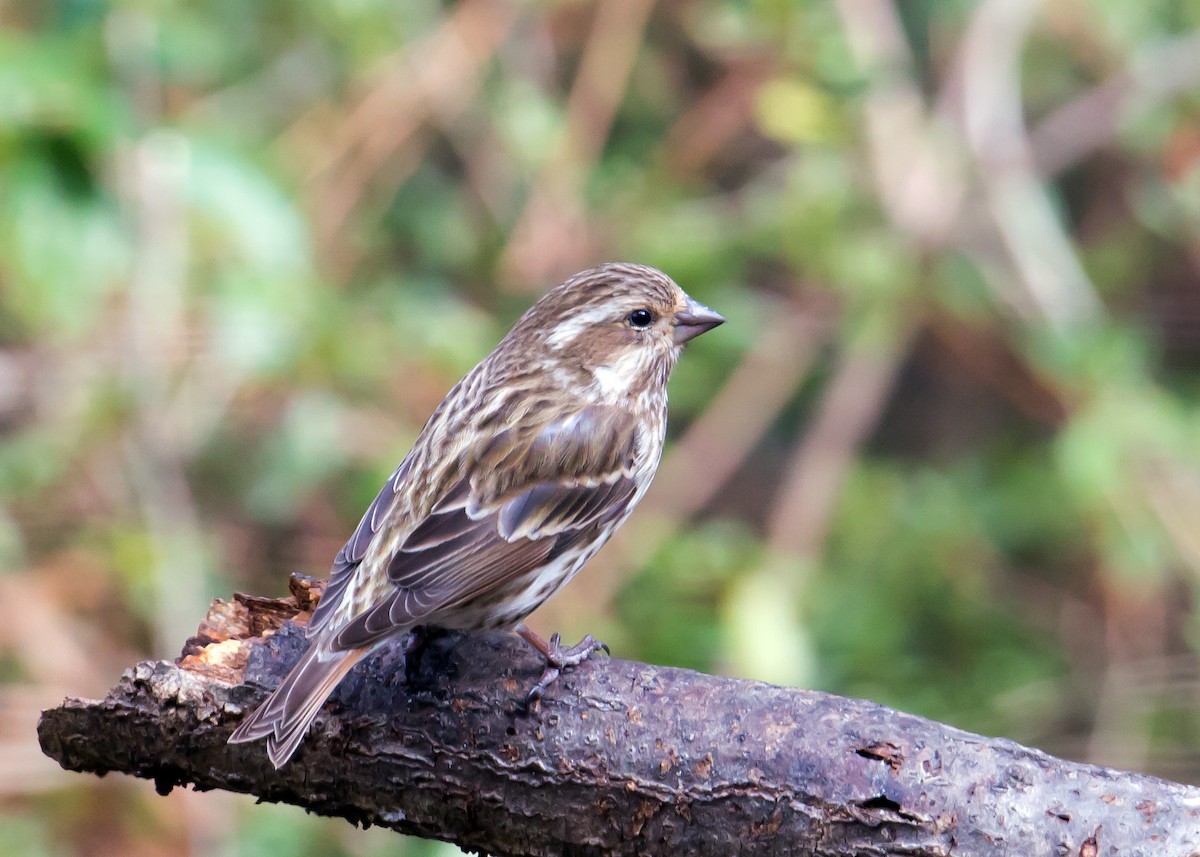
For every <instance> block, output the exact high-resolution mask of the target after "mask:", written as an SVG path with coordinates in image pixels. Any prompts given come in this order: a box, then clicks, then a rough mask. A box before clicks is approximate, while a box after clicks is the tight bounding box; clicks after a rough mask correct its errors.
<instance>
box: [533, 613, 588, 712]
mask: <svg viewBox="0 0 1200 857" xmlns="http://www.w3.org/2000/svg"><path fill="white" fill-rule="evenodd" d="M517 633H518V634H519V635H520V637H521V639H523V640H524V641H525V642H527V643H529V645H531V646H533V647H534V648H535V649H537V650H538V651H539V652H541V653H542V657H544V658H545V659H546V669H545V671H544V672H543V673H542V677H541V678H540V679H538V683H537V684H535V685H534V686H533V689H532V690H530V691H529V696H527V697H526V698H525V702H526V704H530V703H532V702H533V701H534V700H537V699H541V697H542V694H544V693H545V692H546V691H547V689H549V687H550V685H552V684H554V682H555V681H556V680H557V679H558V677H559V675H560V674H561V673H562V671H563V670H564V669H565V668H566V667H574V666H578V665H579V664H581V663H583V662H584V661H586V660H587V659H588V658H590V657H591V656H592V654H593V653H595V652H598V651H600V650H601V649H603V650H604V652H605V653H606V654H611V653H610V652H609V650H608V646H607V645H606V644H605V643H602V642H600V641H599V640H597V639H596V638H595V637H593V636H592V635H591V634H588V635H587V636H586V637H584V638H583V639H582V640H580V641H579V642H578V643H576V644H575V645H573V646H563V644H562V638H561V637H560V636H559V635H558V634H552V635H551V636H550V640H549V641H546V640H543V639H542V638H541V637H539V636H538V635H537V634H535V633H534V632H533V631H531V630H529V629H528V628H526V627H525V626H524V625H521V626H520V627H519V628H517Z"/></svg>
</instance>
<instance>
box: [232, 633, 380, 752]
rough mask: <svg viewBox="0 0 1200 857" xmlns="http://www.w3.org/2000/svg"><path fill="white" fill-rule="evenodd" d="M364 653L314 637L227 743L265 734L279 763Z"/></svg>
mask: <svg viewBox="0 0 1200 857" xmlns="http://www.w3.org/2000/svg"><path fill="white" fill-rule="evenodd" d="M366 654H367V650H366V649H349V650H343V651H331V650H330V649H328V648H327V647H326V645H325V644H324V643H323V642H322V641H321V640H316V641H314V642H313V644H312V645H311V646H309V647H308V651H307V652H305V653H304V656H303V657H301V658H300V660H299V661H298V662H297V663H296V666H294V667H292V671H291V672H289V673H288V674H287V676H286V677H285V678H284V679H283V681H282V682H280V684H279V687H277V688H275V690H274V692H272V693H271V695H270V696H269V697H267V699H266V701H265V702H263V704H262V705H260V706H259V707H258V708H256V709H255V710H254V712H253V713H251V714H250V715H249V716H248V717H247V718H246V719H245V720H243V721H242V722H241V724H240V725H239V726H238V728H237V729H235V730H234V731H233V734H232V735H230V736H229V743H230V744H240V743H243V742H246V741H257V740H259V739H260V738H266V739H267V756H268V757H269V758H270V760H271V764H273V765H274V766H275V767H276V768H277V769H278V768H281V767H283V766H284V765H285V764H286V763H287V761H288V759H290V758H291V757H292V755H293V754H294V753H295V752H296V748H297V747H299V746H300V741H301V740H302V739H303V738H304V735H305V733H306V732H308V727H309V726H311V725H312V722H313V720H314V719H315V718H316V716H317V712H318V711H320V710H321V706H322V705H323V704H324V702H325V700H326V699H328V698H329V694H331V693H333V689H334V688H335V687H337V686H338V683H339V682H340V681H341V680H342V679H343V678H345V676H346V673H348V672H350V670H351V669H352V668H353V667H354V665H355V664H356V663H358V662H359V661H360V660H362V658H363V657H364V656H365V655H366Z"/></svg>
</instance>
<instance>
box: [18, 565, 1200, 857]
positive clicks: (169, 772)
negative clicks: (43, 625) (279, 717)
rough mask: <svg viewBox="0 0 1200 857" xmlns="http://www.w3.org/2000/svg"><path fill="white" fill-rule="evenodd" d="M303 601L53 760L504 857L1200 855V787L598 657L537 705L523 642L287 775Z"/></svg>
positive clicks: (58, 744)
mask: <svg viewBox="0 0 1200 857" xmlns="http://www.w3.org/2000/svg"><path fill="white" fill-rule="evenodd" d="M292 591H293V595H292V597H291V598H288V599H280V600H273V599H262V598H252V597H248V596H242V595H239V596H235V599H234V601H232V602H224V601H217V602H215V603H214V605H213V609H212V610H211V611H210V613H209V615H208V617H207V618H206V619H205V622H204V624H203V625H202V626H201V628H200V631H199V633H198V634H197V636H196V637H193V638H192V639H190V640H189V641H188V643H187V645H186V646H185V649H184V655H183V657H181V658H180V659H179V660H178V661H176V662H174V663H171V662H166V661H144V662H142V663H140V664H138V665H136V666H134V667H132V668H131V669H129V670H128V671H127V672H126V673H125V675H124V676H123V677H122V678H121V680H120V682H119V683H118V684H117V686H116V687H115V688H113V690H112V691H111V692H110V693H109V695H108V696H107V697H106V698H105V699H103V700H100V701H83V700H75V699H68V700H66V701H65V702H64V703H63V705H61V706H60V707H58V708H54V709H50V710H48V711H46V712H44V713H43V715H42V719H41V722H40V723H39V725H38V734H39V737H40V739H41V744H42V749H43V751H44V752H45V753H46V754H47V755H49V756H51V757H53V758H54V759H56V760H58V761H59V763H61V764H62V766H63V767H65V768H67V769H69V770H75V771H86V772H92V773H97V774H104V773H107V772H109V771H121V772H123V773H128V774H133V775H135V776H139V777H145V778H148V779H153V780H154V781H155V783H156V784H157V786H158V788H159V790H160V791H162V792H163V793H166V792H168V791H170V790H171V789H172V788H173V787H175V786H177V785H184V784H190V785H193V786H194V787H195V788H197V789H200V790H204V789H216V788H220V789H228V790H230V791H237V792H247V793H250V794H254V795H257V796H258V797H260V798H262V799H264V800H270V801H281V802H286V803H292V804H296V805H298V806H302V807H305V808H306V809H308V810H310V811H313V812H317V813H321V814H324V815H335V816H340V817H343V818H346V819H349V820H350V821H352V822H355V823H358V824H363V825H367V824H375V825H381V826H384V827H390V828H393V829H395V830H398V831H401V832H404V833H410V834H416V835H418V836H425V837H433V838H438V839H446V840H449V841H452V842H456V843H458V844H459V845H461V846H463V847H464V848H468V849H476V850H480V851H482V852H485V853H489V854H496V855H559V854H570V855H610V854H631V855H632V854H647V855H657V854H671V855H676V854H701V855H718V854H721V855H724V854H735V853H736V854H754V855H757V854H781V855H782V854H788V855H794V854H820V855H856V854H875V855H892V854H895V855H900V854H903V855H930V857H933V855H950V854H954V855H989V857H990V855H1014V857H1017V855H1020V857H1026V855H1071V857H1074V855H1084V854H1088V855H1112V854H1122V855H1146V857H1200V789H1197V788H1194V787H1189V786H1183V785H1178V784H1175V783H1169V782H1166V781H1163V780H1159V779H1155V778H1153V777H1149V776H1144V775H1140V774H1128V773H1122V772H1119V771H1114V770H1110V769H1106V768H1100V767H1095V766H1091V765H1081V764H1077V763H1074V762H1067V761H1063V760H1060V759H1055V758H1052V757H1050V756H1047V755H1046V754H1044V753H1041V752H1038V751H1036V750H1031V749H1028V748H1025V747H1022V746H1020V745H1018V744H1015V743H1013V742H1011V741H1005V740H998V739H991V738H984V737H981V736H978V735H972V734H970V733H967V732H962V731H960V730H957V729H953V728H951V727H948V726H944V725H941V724H938V723H934V722H932V721H929V720H923V719H921V718H919V717H913V716H910V715H907V714H902V713H899V712H896V711H892V710H890V709H887V708H884V707H882V706H879V705H874V704H872V703H869V702H863V701H859V700H852V699H843V698H839V697H834V696H830V695H827V694H823V693H817V692H813V691H803V690H793V689H788V688H780V687H773V686H770V685H766V684H761V683H758V682H751V681H741V680H735V679H727V678H718V677H714V676H709V675H703V674H699V673H695V672H690V671H688V670H681V669H671V668H666V667H655V666H649V665H647V664H640V663H634V662H630V661H623V660H620V659H617V658H611V659H610V658H604V657H595V658H593V659H591V660H589V661H588V662H586V663H585V664H583V665H581V666H580V667H578V668H576V669H574V670H570V671H568V672H566V673H565V674H564V675H563V676H562V678H560V679H559V681H558V682H557V683H556V684H555V685H554V686H553V687H552V688H551V689H550V691H549V692H548V693H547V695H546V698H545V699H543V700H542V701H541V702H540V703H539V704H535V705H534V706H533V707H532V708H531V709H528V710H527V709H526V707H525V705H524V703H523V700H524V696H525V693H526V691H527V690H528V688H529V687H531V686H532V685H533V683H534V682H536V681H537V678H538V676H539V675H540V673H541V669H542V664H541V662H540V659H539V658H538V657H537V656H536V655H535V654H534V653H533V651H532V650H531V649H530V648H529V647H528V646H526V645H524V644H523V643H521V642H520V641H519V640H518V639H516V638H515V637H512V636H510V635H503V634H500V635H495V634H493V635H473V636H469V637H460V636H457V635H455V636H451V635H444V636H437V637H433V638H431V639H430V640H429V641H428V642H427V644H426V645H425V646H424V647H423V649H422V650H421V652H420V654H419V656H415V657H412V658H410V659H409V662H408V664H407V665H406V664H405V661H404V658H403V657H402V655H401V654H400V653H399V651H398V650H388V651H384V652H381V653H379V654H377V655H376V656H374V657H372V658H370V659H368V660H367V661H366V662H364V663H363V664H362V665H360V666H359V667H358V668H357V669H355V670H354V672H352V673H351V675H350V676H349V677H348V678H347V679H346V681H344V682H343V684H342V686H341V687H340V688H339V689H338V690H337V692H336V693H335V694H334V696H333V699H332V702H331V703H330V704H327V705H326V707H325V710H324V712H323V713H322V714H321V716H320V717H319V718H318V719H317V722H316V724H315V726H314V728H313V731H312V732H311V733H310V734H309V736H308V737H307V738H306V739H305V741H304V743H303V744H302V745H301V748H300V751H299V752H298V753H297V755H296V757H295V758H293V759H292V761H291V762H290V763H289V764H287V765H286V766H285V767H284V768H283V769H282V770H280V771H275V770H273V769H272V768H271V766H270V764H269V763H268V762H267V758H266V754H265V752H264V750H263V747H262V746H261V745H259V744H249V745H235V746H230V745H227V744H226V743H225V741H226V738H227V737H228V736H229V733H230V731H232V729H233V727H234V726H235V725H236V723H237V721H238V720H239V718H240V716H241V715H242V714H243V713H244V712H246V711H247V710H249V709H250V708H252V707H253V706H254V705H256V704H257V703H258V702H259V701H260V700H261V699H262V698H263V697H264V696H265V694H266V690H265V689H264V688H269V687H272V686H274V684H276V683H277V682H278V681H279V679H280V678H281V677H282V676H283V674H284V673H285V672H286V671H287V669H288V667H289V666H290V665H291V664H292V663H293V662H294V661H295V660H296V658H298V657H299V655H300V654H301V653H302V651H303V650H304V646H305V641H304V634H303V625H304V623H305V622H306V621H307V618H308V616H309V615H310V613H311V609H312V607H313V605H314V604H315V601H316V599H318V598H319V593H320V584H319V583H316V582H314V581H309V580H307V579H304V578H295V579H294V580H293V587H292ZM406 667H407V668H406Z"/></svg>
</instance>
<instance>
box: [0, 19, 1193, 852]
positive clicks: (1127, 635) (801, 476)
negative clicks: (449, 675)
mask: <svg viewBox="0 0 1200 857" xmlns="http://www.w3.org/2000/svg"><path fill="white" fill-rule="evenodd" d="M609 259H630V260H637V261H642V262H646V263H649V264H653V265H657V266H659V267H661V268H663V269H665V270H666V271H667V272H668V273H670V274H671V275H673V276H674V277H675V278H676V279H677V280H678V281H679V282H680V283H681V284H682V285H683V286H684V287H685V288H686V289H688V290H689V291H690V292H691V293H692V294H693V295H695V296H696V297H697V298H699V299H700V300H702V301H704V302H705V303H707V304H709V305H711V306H713V307H716V308H718V309H720V310H721V311H722V312H724V313H725V314H726V315H727V316H728V318H729V324H727V325H726V326H725V327H723V328H721V329H720V330H719V331H717V332H716V333H714V334H712V335H710V336H706V337H704V338H703V339H701V340H698V341H697V342H696V343H695V345H694V346H690V347H689V349H688V353H687V354H686V355H685V360H684V361H683V363H682V364H681V366H680V368H679V369H678V371H677V373H676V377H675V378H674V380H673V381H672V389H671V399H672V423H671V430H670V436H671V440H672V444H671V446H670V448H669V449H668V452H667V456H666V458H665V461H664V464H663V467H662V470H661V471H660V474H659V477H658V481H657V483H656V485H655V487H654V489H653V490H652V491H651V493H650V495H649V496H648V498H647V500H646V502H645V503H644V504H643V507H642V509H641V510H640V511H639V513H638V514H637V515H636V516H635V517H634V520H633V521H631V522H630V524H629V525H628V526H627V527H626V528H625V530H624V531H623V532H622V533H621V534H620V537H619V538H618V539H616V540H615V541H614V543H613V544H612V545H610V546H609V547H608V548H606V549H605V551H604V552H603V553H602V554H601V555H600V556H598V557H597V558H596V560H595V561H594V562H593V563H592V565H591V567H590V568H589V569H588V571H587V573H585V574H583V575H582V576H581V577H580V578H578V579H577V581H576V582H575V583H574V584H573V585H572V586H571V587H570V588H569V589H568V590H567V591H566V592H564V593H563V594H562V595H561V596H560V597H559V598H558V599H557V600H555V601H554V602H553V603H552V604H550V605H548V606H547V607H546V608H544V609H543V610H542V611H541V612H539V613H538V614H536V615H535V617H534V618H533V620H532V622H531V624H532V625H533V626H534V627H535V628H537V629H539V630H541V631H542V632H549V631H550V630H554V629H561V630H563V631H564V632H565V635H566V636H567V637H578V636H579V635H581V634H582V633H584V632H587V631H590V632H593V633H595V634H596V635H597V636H599V637H601V638H602V639H605V640H607V641H608V642H609V643H610V644H611V645H612V647H613V651H614V652H616V653H617V654H619V655H621V656H624V657H631V658H638V659H644V660H649V661H654V662H657V663H664V664H677V665H682V666H689V667H695V668H699V669H703V670H709V671H719V672H722V673H728V674H737V675H745V676H754V677H758V678H762V679H766V680H770V681H776V682H785V683H794V684H799V685H805V686H810V687H815V688H821V689H825V690H830V691H834V692H837V693H841V694H849V695H855V696H862V697H867V698H870V699H874V700H878V701H880V702H883V703H887V704H889V705H894V706H898V707H900V708H903V709H905V710H908V711H912V712H916V713H919V714H922V715H926V716H928V717H933V718H936V719H939V720H943V721H947V722H950V723H953V724H955V725H958V726H961V727H964V728H967V729H972V730H977V731H982V732H985V733H988V734H992V735H1004V736H1010V737H1012V738H1015V739H1017V740H1020V741H1023V742H1026V743H1031V744H1034V745H1036V746H1038V747H1041V748H1044V749H1046V750H1049V751H1051V752H1054V753H1057V754H1061V755H1065V756H1069V757H1072V758H1076V759H1084V760H1090V761H1095V762H1100V763H1105V764H1111V765H1117V766H1123V767H1128V768H1134V769H1138V770H1144V771H1150V772H1153V773H1156V774H1160V775H1163V776H1166V777H1170V778H1173V779H1177V780H1181V781H1186V782H1192V783H1200V713H1198V712H1200V658H1198V655H1197V652H1198V650H1200V616H1198V612H1197V609H1198V608H1197V595H1198V593H1200V410H1198V405H1200V4H1197V3H1196V2H1194V0H1142V2H1136V3H1133V2H1128V0H1044V2H1037V0H980V2H971V0H896V2H888V1H887V0H821V2H818V0H797V2H785V0H774V2H768V1H767V0H760V2H740V0H678V2H670V3H653V2H651V0H562V2H549V3H541V2H532V0H529V1H528V2H517V0H463V2H459V3H452V4H447V3H437V2H431V0H413V2H407V1H406V2H394V1H393V0H332V2H331V0H308V2H304V0H286V2H285V1H284V0H271V2H255V3H245V2H234V0H226V2H197V3H183V2H170V0H158V2H155V0H108V1H107V2H106V0H4V2H0V491H2V492H3V495H2V496H3V499H2V503H0V609H2V610H3V621H0V843H3V845H0V851H2V852H3V853H4V854H14V855H20V857H26V855H28V857H43V855H69V854H81V855H97V857H99V856H100V855H110V854H111V855H117V854H120V855H145V857H152V855H166V854H172V855H175V854H193V855H195V854H204V855H210V854H217V855H246V857H257V855H279V854H293V855H319V854H320V855H324V854H330V855H376V854H403V855H432V854H437V855H444V854H450V853H456V852H455V850H454V849H453V848H451V847H450V846H444V845H440V844H436V843H423V842H417V841H410V840H405V839H402V838H401V837H398V836H396V835H394V834H390V833H386V832H380V831H367V832H365V833H364V832H362V831H358V830H355V829H353V828H351V827H350V826H349V825H346V824H345V823H342V822H330V821H327V820H321V819H316V818H312V817H309V816H306V815H304V814H303V813H302V812H300V811H299V810H295V809H292V808H287V807H270V806H261V807H256V806H254V804H253V802H252V801H250V800H249V799H242V798H239V797H235V796H230V795H221V794H206V795H196V794H191V793H184V792H176V793H175V794H173V795H171V796H170V797H169V798H160V797H157V796H156V795H154V793H153V790H152V787H151V786H150V785H149V784H145V783H141V782H136V781H133V780H130V779H128V778H122V777H109V778H107V779H105V780H102V781H101V780H96V779H93V778H87V777H82V776H79V775H68V774H65V773H63V772H61V771H59V770H58V769H57V768H56V767H55V765H54V764H53V763H51V762H50V761H49V760H47V759H45V758H43V757H42V756H41V755H40V754H39V752H38V749H37V746H36V741H35V737H34V726H35V723H36V721H37V717H38V712H39V710H40V709H42V708H43V707H46V706H50V705H53V704H56V703H58V702H59V701H60V700H61V698H62V697H63V696H64V695H67V694H72V695H102V694H103V693H104V692H105V690H106V689H107V688H108V687H109V686H111V684H113V682H114V681H115V680H116V678H117V677H118V675H119V674H120V672H121V670H122V669H123V668H124V667H125V666H127V665H129V664H131V663H133V662H134V661H135V660H137V659H139V658H143V657H148V656H155V657H164V656H171V655H173V654H175V653H176V652H177V650H178V648H179V646H180V644H181V643H182V641H183V640H184V639H185V638H186V637H187V636H188V635H189V634H191V633H192V631H193V630H194V628H195V627H196V625H197V622H198V621H199V619H200V617H201V615H202V614H203V612H204V610H205V608H206V605H207V604H208V602H209V600H210V599H211V598H214V597H218V596H228V594H229V593H230V592H231V591H233V590H235V589H238V590H244V591H250V592H254V593H259V594H278V593H282V592H284V590H285V583H286V577H287V575H288V573H289V572H291V571H304V572H307V573H310V574H316V575H323V574H324V573H325V571H326V569H327V568H328V565H329V562H330V559H331V557H332V556H333V554H334V553H335V552H336V550H337V549H338V547H339V546H340V544H341V542H342V541H343V539H344V538H345V537H346V536H347V535H348V533H349V532H350V531H351V529H352V528H353V526H354V524H355V523H356V522H357V519H358V516H359V514H360V513H361V511H362V510H363V509H364V508H365V506H366V505H367V503H368V502H369V501H370V499H371V497H372V496H373V495H374V493H375V491H376V489H377V487H378V486H379V485H380V484H381V483H382V481H383V480H384V479H385V478H386V477H387V475H388V474H389V473H390V471H391V470H392V468H393V467H394V465H395V464H396V462H397V461H398V460H399V459H400V458H401V457H402V456H403V455H404V453H405V451H406V450H407V448H408V446H409V444H410V442H411V441H412V439H413V437H414V436H415V434H416V432H417V431H418V430H419V429H420V427H421V425H422V423H423V421H424V419H425V418H426V417H427V415H428V414H429V413H430V411H431V410H432V409H433V407H434V406H435V405H436V404H437V402H438V401H440V399H441V398H442V396H443V395H444V393H445V392H446V391H447V389H448V388H449V387H450V386H451V385H452V384H453V382H454V381H455V380H456V379H457V378H458V377H459V376H460V375H461V374H462V373H463V372H465V371H466V370H467V369H469V368H470V367H471V366H472V365H473V364H474V363H475V362H476V361H478V360H479V359H480V358H481V357H482V356H483V355H485V354H486V353H487V352H488V351H489V350H490V349H491V348H492V346H493V345H494V344H495V342H496V341H497V340H498V339H499V337H500V336H501V335H502V334H503V332H504V331H505V330H506V329H507V327H508V325H509V324H510V323H511V322H512V321H513V320H514V319H515V318H516V316H517V315H518V314H519V313H520V312H521V311H522V310H523V309H524V308H525V307H526V306H527V305H528V304H529V303H530V302H531V301H532V300H534V299H535V297H536V296H537V295H538V294H540V293H541V292H542V291H543V290H545V289H546V288H547V287H549V286H550V285H552V284H553V283H555V282H557V281H558V280H559V279H561V278H562V277H564V276H565V275H568V274H570V273H572V272H574V271H575V270H577V269H580V268H583V267H587V266H590V265H592V264H594V263H597V262H599V261H604V260H609Z"/></svg>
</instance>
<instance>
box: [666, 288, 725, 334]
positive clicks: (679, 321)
mask: <svg viewBox="0 0 1200 857" xmlns="http://www.w3.org/2000/svg"><path fill="white" fill-rule="evenodd" d="M724 323H725V316H723V315H721V314H720V313H719V312H714V311H713V310H711V309H709V308H708V307H706V306H705V305H704V304H702V303H697V302H696V301H694V300H692V299H691V298H688V299H687V308H686V309H684V310H683V311H682V312H677V313H675V333H674V339H675V344H676V345H683V343H685V342H687V341H688V340H689V339H695V338H696V337H697V336H699V335H700V334H702V333H704V332H705V331H706V330H712V329H713V328H714V327H716V326H717V325H719V324H724Z"/></svg>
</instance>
